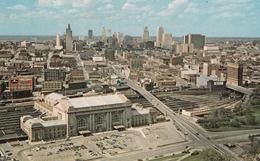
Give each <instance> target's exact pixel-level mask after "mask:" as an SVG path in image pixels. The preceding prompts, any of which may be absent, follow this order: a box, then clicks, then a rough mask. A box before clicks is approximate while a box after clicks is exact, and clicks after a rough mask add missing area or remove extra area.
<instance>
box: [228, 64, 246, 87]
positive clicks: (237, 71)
mask: <svg viewBox="0 0 260 161" xmlns="http://www.w3.org/2000/svg"><path fill="white" fill-rule="evenodd" d="M242 81H243V64H240V63H239V62H238V63H230V62H229V63H227V84H231V85H235V86H241V85H242Z"/></svg>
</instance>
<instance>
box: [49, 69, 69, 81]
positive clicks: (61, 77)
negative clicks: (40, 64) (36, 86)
mask: <svg viewBox="0 0 260 161" xmlns="http://www.w3.org/2000/svg"><path fill="white" fill-rule="evenodd" d="M65 77H66V73H65V70H64V69H46V70H45V71H44V81H65Z"/></svg>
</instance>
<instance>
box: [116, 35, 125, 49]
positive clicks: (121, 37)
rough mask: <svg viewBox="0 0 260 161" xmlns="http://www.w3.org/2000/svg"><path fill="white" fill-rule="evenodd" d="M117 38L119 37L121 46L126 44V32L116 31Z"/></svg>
mask: <svg viewBox="0 0 260 161" xmlns="http://www.w3.org/2000/svg"><path fill="white" fill-rule="evenodd" d="M116 39H117V43H118V44H119V46H123V45H124V34H123V33H121V32H117V33H116Z"/></svg>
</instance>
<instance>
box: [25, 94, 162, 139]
mask: <svg viewBox="0 0 260 161" xmlns="http://www.w3.org/2000/svg"><path fill="white" fill-rule="evenodd" d="M137 106H138V107H137ZM34 108H35V109H37V110H40V111H41V112H42V115H41V116H39V117H37V118H33V117H31V116H30V115H26V116H22V117H21V119H20V124H21V129H22V130H23V131H24V132H25V133H26V134H27V135H28V140H29V141H30V142H34V141H51V140H58V139H65V138H69V137H72V136H77V135H88V134H91V133H97V132H104V131H110V130H123V129H125V128H130V127H134V126H144V125H149V124H152V123H155V122H157V118H158V112H157V111H156V110H155V109H153V108H142V107H140V105H135V106H133V104H132V102H131V101H130V100H129V99H127V98H126V96H125V95H124V94H122V93H113V94H101V95H98V94H94V95H87V96H79V97H73V98H69V97H67V96H63V95H61V94H57V93H51V94H48V95H46V96H42V99H41V100H39V101H35V105H34ZM160 117H161V116H160Z"/></svg>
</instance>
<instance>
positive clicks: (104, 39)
mask: <svg viewBox="0 0 260 161" xmlns="http://www.w3.org/2000/svg"><path fill="white" fill-rule="evenodd" d="M102 42H106V29H105V27H103V29H102Z"/></svg>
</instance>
